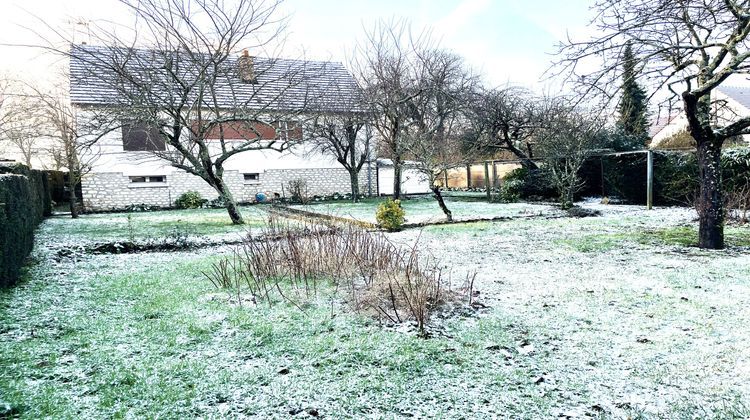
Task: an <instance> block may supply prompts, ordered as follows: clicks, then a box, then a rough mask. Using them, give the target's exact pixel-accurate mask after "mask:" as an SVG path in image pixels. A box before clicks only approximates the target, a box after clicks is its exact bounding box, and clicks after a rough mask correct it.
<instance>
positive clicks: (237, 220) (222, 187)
mask: <svg viewBox="0 0 750 420" xmlns="http://www.w3.org/2000/svg"><path fill="white" fill-rule="evenodd" d="M211 185H213V186H214V189H215V190H216V192H218V193H219V197H221V198H222V199H224V206H225V207H226V209H227V213H229V218H230V219H232V224H235V225H244V224H245V220H244V219H243V218H242V213H240V209H239V208H238V207H237V202H235V201H234V196H232V192H231V191H229V187H228V186H227V185H226V184H225V183H224V180H223V179H221V178H219V177H215V178H214V179H213V182H212V183H211Z"/></svg>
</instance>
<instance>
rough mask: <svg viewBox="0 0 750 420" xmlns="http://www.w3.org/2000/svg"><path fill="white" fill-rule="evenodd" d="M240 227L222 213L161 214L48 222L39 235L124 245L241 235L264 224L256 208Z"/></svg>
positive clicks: (246, 211)
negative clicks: (181, 237) (171, 238)
mask: <svg viewBox="0 0 750 420" xmlns="http://www.w3.org/2000/svg"><path fill="white" fill-rule="evenodd" d="M241 210H242V215H243V217H244V219H245V224H244V225H233V224H232V221H231V220H230V219H229V215H228V214H227V212H226V210H224V209H191V210H165V211H153V212H133V213H105V214H89V215H82V216H81V217H80V218H78V219H70V218H63V217H55V218H52V219H48V220H47V221H46V222H45V224H44V228H43V232H45V233H47V234H49V235H52V236H56V237H58V238H63V237H65V238H70V239H79V240H87V241H115V240H121V241H127V240H147V239H158V238H166V237H169V236H170V235H198V236H209V235H217V234H227V233H232V232H238V233H242V232H244V231H245V230H247V229H252V228H257V227H260V226H262V225H263V224H264V223H265V220H266V218H267V216H266V213H265V212H264V211H263V210H262V209H261V208H259V207H257V206H252V207H243V208H242V209H241Z"/></svg>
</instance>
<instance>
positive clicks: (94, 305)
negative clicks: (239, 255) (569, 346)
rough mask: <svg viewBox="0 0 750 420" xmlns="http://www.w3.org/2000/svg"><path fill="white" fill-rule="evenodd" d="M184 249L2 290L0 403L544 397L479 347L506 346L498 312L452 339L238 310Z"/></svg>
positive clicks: (334, 408) (41, 410) (73, 410)
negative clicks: (530, 392) (532, 393)
mask: <svg viewBox="0 0 750 420" xmlns="http://www.w3.org/2000/svg"><path fill="white" fill-rule="evenodd" d="M186 257H187V255H186V254H177V253H175V254H168V255H164V254H161V255H160V254H149V255H139V256H124V255H118V256H106V257H104V256H100V257H93V258H91V259H90V260H85V261H80V262H79V263H78V265H77V266H75V267H73V265H72V264H71V265H70V266H66V267H64V270H66V271H67V270H70V272H69V273H68V274H67V275H65V276H55V275H54V273H55V270H60V269H61V267H51V266H50V267H43V266H37V267H35V268H33V269H32V270H31V271H30V273H29V276H30V278H28V279H27V282H26V283H25V284H23V285H22V286H20V287H19V288H17V289H15V290H12V291H11V290H8V291H2V292H0V325H2V326H3V327H2V330H0V403H8V404H10V405H11V406H12V407H14V409H15V410H17V411H18V413H19V415H20V416H21V417H24V418H40V417H55V418H57V417H68V418H74V417H78V418H80V417H85V418H100V417H158V416H166V417H196V416H202V417H237V416H250V417H254V416H258V417H285V416H288V415H289V414H290V413H294V412H296V411H298V410H306V409H315V410H317V411H318V412H319V413H320V414H322V415H326V416H330V417H368V416H375V417H378V416H385V417H394V416H405V415H414V416H418V417H419V416H421V417H433V416H438V417H441V416H442V417H455V416H457V415H466V414H467V413H475V414H477V413H479V412H480V411H477V410H499V411H494V412H495V414H497V413H499V412H502V410H503V407H506V408H507V407H508V405H509V404H514V406H519V407H520V409H519V410H521V411H519V412H528V413H537V414H538V415H542V414H543V413H545V412H546V411H545V410H546V409H547V408H548V406H549V403H550V402H549V401H546V400H542V401H541V402H540V401H537V400H533V399H529V400H526V401H524V400H523V399H522V398H520V397H521V395H522V394H523V393H524V392H528V390H529V389H533V387H534V385H533V383H531V382H530V381H529V379H528V378H529V377H531V376H532V374H531V373H529V372H527V371H526V370H525V369H526V368H516V367H503V360H504V358H503V356H502V354H500V353H498V352H496V351H493V350H488V349H487V347H488V346H491V345H494V346H505V347H508V348H512V347H513V346H514V345H515V344H514V337H513V336H512V334H510V333H509V332H508V331H509V322H508V321H504V320H502V319H499V318H497V317H496V316H492V317H487V318H484V319H481V320H478V321H477V322H475V323H472V324H471V325H467V324H465V323H464V322H461V321H460V320H458V321H451V322H449V323H448V324H446V327H445V328H446V331H448V332H449V335H450V336H452V337H456V338H448V337H437V338H433V339H429V340H425V339H422V338H418V337H417V336H416V335H415V334H406V333H401V332H397V331H394V330H391V329H385V328H383V327H382V326H380V325H377V324H376V323H375V322H374V321H371V320H370V319H368V318H363V317H359V316H357V315H356V314H351V313H344V312H342V311H338V310H337V311H336V315H335V316H334V317H332V316H331V307H330V302H329V301H321V302H318V303H315V302H313V304H312V305H310V306H308V307H306V313H303V312H301V311H300V310H298V309H296V308H294V307H292V306H290V305H286V304H283V303H281V304H276V305H274V306H273V307H270V308H269V307H267V306H259V307H247V305H245V306H244V307H238V306H233V305H231V304H229V303H228V302H227V301H226V298H225V297H224V294H223V293H220V292H217V291H215V290H214V289H213V288H212V287H211V286H210V284H209V282H208V281H207V280H206V279H204V278H203V277H202V275H201V274H200V271H203V270H206V269H207V268H208V267H209V265H210V264H211V263H212V262H214V261H216V259H217V258H218V257H217V256H214V255H210V254H207V253H206V254H204V255H198V256H191V258H186ZM136 258H137V261H138V264H137V266H136V265H135V264H134V262H135V261H136ZM322 300H324V299H322ZM32 301H33V304H32V305H27V304H26V302H32ZM509 384H513V385H514V388H513V389H511V390H508V389H507V388H508V385H509ZM467 387H468V388H467ZM394 395H398V396H399V398H393V396H394ZM492 412H493V411H488V412H487V413H486V414H489V415H491V413H492Z"/></svg>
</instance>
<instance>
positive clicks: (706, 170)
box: [697, 141, 724, 249]
mask: <svg viewBox="0 0 750 420" xmlns="http://www.w3.org/2000/svg"><path fill="white" fill-rule="evenodd" d="M698 173H699V177H700V195H699V197H698V209H697V210H698V218H699V221H700V226H699V229H698V246H699V247H701V248H705V249H722V248H724V201H723V194H722V179H721V146H719V145H716V144H714V142H711V141H700V142H698Z"/></svg>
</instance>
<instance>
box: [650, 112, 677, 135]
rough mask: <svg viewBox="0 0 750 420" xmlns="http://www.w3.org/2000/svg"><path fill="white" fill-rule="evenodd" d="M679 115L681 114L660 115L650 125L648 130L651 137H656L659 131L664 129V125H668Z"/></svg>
mask: <svg viewBox="0 0 750 420" xmlns="http://www.w3.org/2000/svg"><path fill="white" fill-rule="evenodd" d="M679 115H680V114H672V115H660V116H658V117H657V118H656V120H655V121H653V122H652V123H651V127H649V130H648V136H649V137H650V138H654V137H656V135H657V134H659V132H661V130H663V129H664V127H666V126H668V125H669V124H670V123H671V122H672V121H674V119H675V118H677V117H678V116H679Z"/></svg>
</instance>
